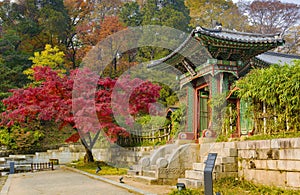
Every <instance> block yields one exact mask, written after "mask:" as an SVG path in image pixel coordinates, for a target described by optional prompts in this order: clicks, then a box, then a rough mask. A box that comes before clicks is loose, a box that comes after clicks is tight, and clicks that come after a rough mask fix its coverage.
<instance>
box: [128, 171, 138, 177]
mask: <svg viewBox="0 0 300 195" xmlns="http://www.w3.org/2000/svg"><path fill="white" fill-rule="evenodd" d="M139 174H140V172H139V171H137V170H128V171H127V175H132V176H134V175H139Z"/></svg>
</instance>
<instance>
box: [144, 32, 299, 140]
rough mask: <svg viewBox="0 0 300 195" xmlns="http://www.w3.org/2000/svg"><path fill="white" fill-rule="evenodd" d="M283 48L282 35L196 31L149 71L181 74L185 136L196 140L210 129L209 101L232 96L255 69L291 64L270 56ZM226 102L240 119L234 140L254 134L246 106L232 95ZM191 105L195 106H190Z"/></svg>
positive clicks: (287, 58)
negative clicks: (166, 69)
mask: <svg viewBox="0 0 300 195" xmlns="http://www.w3.org/2000/svg"><path fill="white" fill-rule="evenodd" d="M283 44H284V40H283V38H282V37H281V35H280V34H255V33H245V32H237V31H230V30H225V29H222V27H220V26H219V27H217V28H216V29H207V28H203V27H197V28H196V29H195V30H193V31H192V33H191V34H190V35H189V37H188V38H187V39H186V40H185V41H184V42H183V43H182V44H181V45H180V46H179V47H178V48H177V49H176V50H175V51H173V52H172V53H171V54H170V55H168V56H167V57H165V58H162V59H160V60H156V61H153V62H152V63H151V64H149V65H148V67H149V68H154V69H155V68H158V69H159V68H161V67H162V66H159V65H160V64H168V65H172V66H174V67H175V68H176V69H178V70H180V71H181V75H180V76H179V80H180V85H181V87H184V86H185V85H187V84H191V85H192V88H191V87H190V88H188V89H187V98H186V101H187V105H189V106H188V108H187V122H186V123H187V124H186V129H185V130H184V131H185V132H190V134H192V135H193V139H195V140H196V139H198V138H199V136H202V132H203V130H206V129H208V128H209V127H210V120H211V115H212V111H211V109H210V108H209V106H208V100H209V99H210V98H211V97H212V96H213V95H216V94H220V93H223V92H227V93H229V91H230V90H231V89H232V84H233V83H234V82H235V81H236V80H238V79H239V78H240V77H242V76H244V75H246V74H247V73H248V72H249V71H250V70H251V68H253V67H267V66H269V65H270V64H272V63H276V62H275V61H276V60H277V62H279V61H282V62H290V61H291V60H292V59H295V58H297V57H296V56H290V55H285V54H278V53H275V52H267V51H269V50H271V49H274V48H276V47H278V46H281V45H283ZM227 101H228V102H230V103H231V104H233V105H235V107H234V109H236V110H237V113H238V114H237V119H236V124H235V126H234V128H236V131H235V133H234V134H235V136H240V135H242V134H248V133H249V132H251V131H252V128H253V125H252V124H251V121H250V122H249V120H248V119H247V118H246V117H245V114H244V112H245V103H243V102H242V100H239V99H238V98H236V97H234V93H229V96H228V97H227ZM191 105H192V106H191Z"/></svg>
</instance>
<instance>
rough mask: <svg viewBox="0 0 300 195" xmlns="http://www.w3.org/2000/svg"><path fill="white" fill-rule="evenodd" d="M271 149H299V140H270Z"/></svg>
mask: <svg viewBox="0 0 300 195" xmlns="http://www.w3.org/2000/svg"><path fill="white" fill-rule="evenodd" d="M271 148H276V149H288V148H294V149H296V148H297V149H300V138H282V139H272V140H271Z"/></svg>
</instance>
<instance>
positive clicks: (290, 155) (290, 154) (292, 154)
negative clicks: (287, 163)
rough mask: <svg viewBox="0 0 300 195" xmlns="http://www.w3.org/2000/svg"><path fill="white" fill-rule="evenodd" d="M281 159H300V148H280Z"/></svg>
mask: <svg viewBox="0 0 300 195" xmlns="http://www.w3.org/2000/svg"><path fill="white" fill-rule="evenodd" d="M279 159H280V160H300V149H282V150H279Z"/></svg>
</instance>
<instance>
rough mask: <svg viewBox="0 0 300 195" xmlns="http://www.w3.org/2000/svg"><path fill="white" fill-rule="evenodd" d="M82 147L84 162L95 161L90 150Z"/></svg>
mask: <svg viewBox="0 0 300 195" xmlns="http://www.w3.org/2000/svg"><path fill="white" fill-rule="evenodd" d="M84 148H85V155H84V163H89V162H95V161H94V156H93V153H92V151H91V150H90V149H88V148H87V147H85V146H84Z"/></svg>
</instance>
